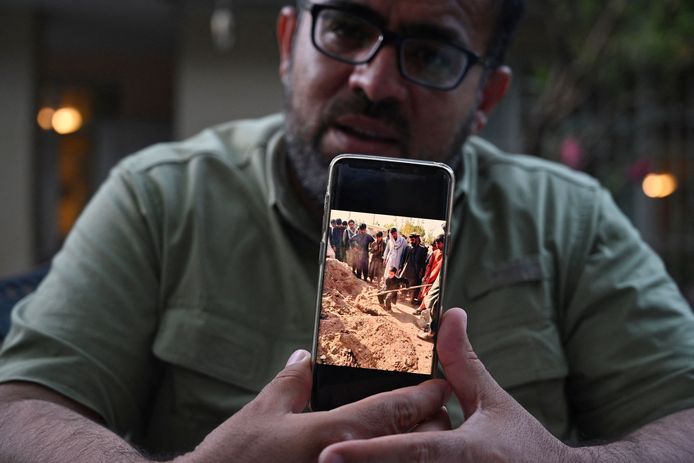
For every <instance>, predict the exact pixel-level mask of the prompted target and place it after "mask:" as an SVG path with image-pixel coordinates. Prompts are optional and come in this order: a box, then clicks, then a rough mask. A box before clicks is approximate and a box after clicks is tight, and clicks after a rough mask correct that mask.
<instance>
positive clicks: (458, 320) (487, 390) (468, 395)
mask: <svg viewBox="0 0 694 463" xmlns="http://www.w3.org/2000/svg"><path fill="white" fill-rule="evenodd" d="M436 350H437V352H438V356H439V361H440V362H441V366H442V367H443V371H444V372H445V374H446V378H447V379H448V382H449V383H450V384H451V386H452V387H453V391H454V392H455V395H456V396H457V397H458V400H459V401H460V405H461V406H462V408H463V411H464V412H465V416H466V417H469V416H471V415H472V414H473V413H474V412H475V410H477V408H478V406H479V404H480V403H481V402H482V401H483V400H484V399H486V398H488V397H489V396H490V395H491V392H492V391H494V390H496V388H498V385H497V384H496V382H495V381H494V379H493V378H492V377H491V375H490V374H489V372H488V371H487V369H486V368H485V367H484V365H483V364H482V362H481V361H480V360H479V358H477V354H475V351H474V350H473V349H472V345H470V340H469V339H468V337H467V314H466V313H465V311H464V310H462V309H458V308H456V309H450V310H448V311H446V313H445V314H444V316H443V317H442V319H441V326H440V328H439V333H438V339H437V343H436Z"/></svg>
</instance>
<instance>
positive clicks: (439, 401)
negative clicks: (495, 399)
mask: <svg viewBox="0 0 694 463" xmlns="http://www.w3.org/2000/svg"><path fill="white" fill-rule="evenodd" d="M310 394H311V366H310V354H309V353H308V352H306V351H303V350H300V351H296V352H295V353H294V354H293V355H292V356H291V357H290V359H289V361H288V362H287V366H286V368H285V369H284V370H283V371H281V372H280V373H279V374H278V375H277V376H276V377H275V379H274V380H273V381H272V382H271V383H270V384H268V385H267V386H266V387H265V388H264V389H263V390H262V391H261V392H260V394H259V395H258V397H256V398H255V400H253V401H252V402H250V403H249V404H248V405H246V406H245V407H244V408H243V409H241V410H240V411H239V412H238V413H236V414H235V415H234V416H232V417H231V418H229V419H228V420H227V421H225V422H224V423H222V424H221V425H220V426H219V427H218V428H217V429H215V430H214V431H212V432H211V433H210V434H209V435H208V436H207V437H206V438H205V440H204V441H203V442H202V443H201V444H200V445H199V446H198V447H197V448H196V449H195V450H194V451H193V452H191V453H189V454H186V455H184V456H182V457H179V458H178V459H176V460H175V461H176V462H177V463H184V462H189V461H190V462H218V461H219V462H222V461H232V460H233V461H315V460H316V459H317V457H318V455H319V453H320V452H321V450H323V449H324V448H325V447H326V446H328V445H330V444H332V443H334V442H340V441H345V440H351V439H368V438H371V437H376V436H384V435H388V434H399V433H404V432H408V431H411V430H413V429H414V428H415V427H417V431H428V430H431V429H445V428H446V425H448V427H450V424H448V417H447V415H446V414H445V411H442V407H443V404H444V403H445V401H446V400H447V398H448V395H449V394H450V387H449V386H448V385H447V384H446V382H445V381H443V380H431V381H427V382H425V383H422V384H420V385H418V386H414V387H409V388H404V389H399V390H397V391H392V392H387V393H383V394H378V395H375V396H372V397H369V398H367V399H364V400H362V401H360V402H356V403H353V404H349V405H345V406H343V407H340V408H337V409H334V410H330V411H327V412H315V413H301V412H302V411H303V410H304V408H305V407H306V404H307V403H308V400H309V397H310Z"/></svg>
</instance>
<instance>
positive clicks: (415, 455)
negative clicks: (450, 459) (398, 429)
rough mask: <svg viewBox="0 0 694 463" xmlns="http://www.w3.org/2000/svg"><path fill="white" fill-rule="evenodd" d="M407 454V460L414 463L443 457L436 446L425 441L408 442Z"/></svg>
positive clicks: (427, 462)
mask: <svg viewBox="0 0 694 463" xmlns="http://www.w3.org/2000/svg"><path fill="white" fill-rule="evenodd" d="M407 454H408V459H407V461H410V462H412V463H429V462H432V461H439V460H440V459H441V454H440V452H439V451H438V449H437V448H436V447H435V446H433V445H431V444H429V443H423V442H416V443H410V444H408V451H407Z"/></svg>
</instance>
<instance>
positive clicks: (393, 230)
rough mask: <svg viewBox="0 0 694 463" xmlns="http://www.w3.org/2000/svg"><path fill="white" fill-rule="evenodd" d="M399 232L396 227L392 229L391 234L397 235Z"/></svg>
mask: <svg viewBox="0 0 694 463" xmlns="http://www.w3.org/2000/svg"><path fill="white" fill-rule="evenodd" d="M397 231H398V229H397V228H395V227H393V228H391V229H390V232H391V233H397Z"/></svg>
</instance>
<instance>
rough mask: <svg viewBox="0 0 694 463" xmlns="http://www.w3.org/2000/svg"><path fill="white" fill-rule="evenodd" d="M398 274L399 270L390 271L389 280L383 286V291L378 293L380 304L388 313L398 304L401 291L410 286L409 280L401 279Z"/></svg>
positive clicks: (392, 269) (390, 269) (391, 269)
mask: <svg viewBox="0 0 694 463" xmlns="http://www.w3.org/2000/svg"><path fill="white" fill-rule="evenodd" d="M397 272H398V269H397V268H395V267H391V268H389V269H388V278H386V281H385V282H384V284H383V291H381V292H380V293H378V303H379V304H381V306H382V307H383V308H384V309H386V310H387V311H388V312H391V311H392V310H393V306H394V305H395V304H397V303H398V292H399V290H400V289H401V288H407V287H408V286H409V283H408V281H407V278H403V277H399V276H398V275H397Z"/></svg>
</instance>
